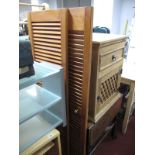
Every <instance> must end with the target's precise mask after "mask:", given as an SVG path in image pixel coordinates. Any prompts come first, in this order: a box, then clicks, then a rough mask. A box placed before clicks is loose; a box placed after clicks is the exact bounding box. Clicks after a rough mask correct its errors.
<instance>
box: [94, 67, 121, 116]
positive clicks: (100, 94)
mask: <svg viewBox="0 0 155 155" xmlns="http://www.w3.org/2000/svg"><path fill="white" fill-rule="evenodd" d="M120 78H121V70H120V68H117V69H114V70H112V72H110V73H109V74H107V75H105V76H103V77H102V78H100V79H99V80H98V83H97V86H98V88H97V96H96V105H95V106H96V111H95V114H97V113H99V112H100V111H101V110H102V109H103V108H104V107H106V106H107V104H108V103H109V101H110V100H111V99H112V98H114V97H115V96H116V94H117V93H118V88H119V86H120Z"/></svg>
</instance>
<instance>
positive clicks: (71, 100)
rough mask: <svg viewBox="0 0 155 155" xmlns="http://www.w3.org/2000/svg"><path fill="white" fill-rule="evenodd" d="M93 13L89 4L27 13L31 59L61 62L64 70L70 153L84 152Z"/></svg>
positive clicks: (78, 153) (79, 153) (78, 154)
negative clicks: (87, 5) (31, 51)
mask: <svg viewBox="0 0 155 155" xmlns="http://www.w3.org/2000/svg"><path fill="white" fill-rule="evenodd" d="M92 15H93V8H92V7H83V8H82V7H81V8H69V9H58V10H48V11H40V12H32V13H30V14H29V36H30V39H31V44H32V50H33V57H34V60H35V61H39V62H41V61H48V62H51V63H56V64H59V65H62V66H63V67H64V70H65V79H66V98H67V101H66V103H67V115H68V127H69V134H70V135H69V141H70V154H72V155H74V154H77V155H82V154H85V153H86V132H87V120H88V103H89V84H90V70H91V51H92V50H91V49H92V46H91V45H92V38H91V37H92ZM67 34H68V35H67ZM67 48H68V49H67Z"/></svg>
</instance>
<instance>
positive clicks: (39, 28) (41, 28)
mask: <svg viewBox="0 0 155 155" xmlns="http://www.w3.org/2000/svg"><path fill="white" fill-rule="evenodd" d="M32 29H33V30H56V31H58V30H59V31H60V30H61V28H60V27H58V26H57V27H47V26H46V27H45V26H38V25H37V26H33V27H32Z"/></svg>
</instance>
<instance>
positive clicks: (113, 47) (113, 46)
mask: <svg viewBox="0 0 155 155" xmlns="http://www.w3.org/2000/svg"><path fill="white" fill-rule="evenodd" d="M124 46H125V41H120V42H117V43H116V42H114V43H111V44H108V45H104V46H103V45H101V46H100V49H99V54H100V55H104V54H106V53H111V52H114V51H117V50H119V49H122V48H124Z"/></svg>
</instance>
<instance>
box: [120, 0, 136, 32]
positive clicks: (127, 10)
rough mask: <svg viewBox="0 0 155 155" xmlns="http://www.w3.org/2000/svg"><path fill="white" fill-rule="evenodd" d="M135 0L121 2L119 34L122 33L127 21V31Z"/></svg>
mask: <svg viewBox="0 0 155 155" xmlns="http://www.w3.org/2000/svg"><path fill="white" fill-rule="evenodd" d="M134 6H135V0H122V9H121V17H120V30H119V32H120V33H121V34H123V33H124V27H125V23H126V21H127V20H128V30H129V27H130V25H131V23H132V18H133V16H134V8H133V7H134Z"/></svg>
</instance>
